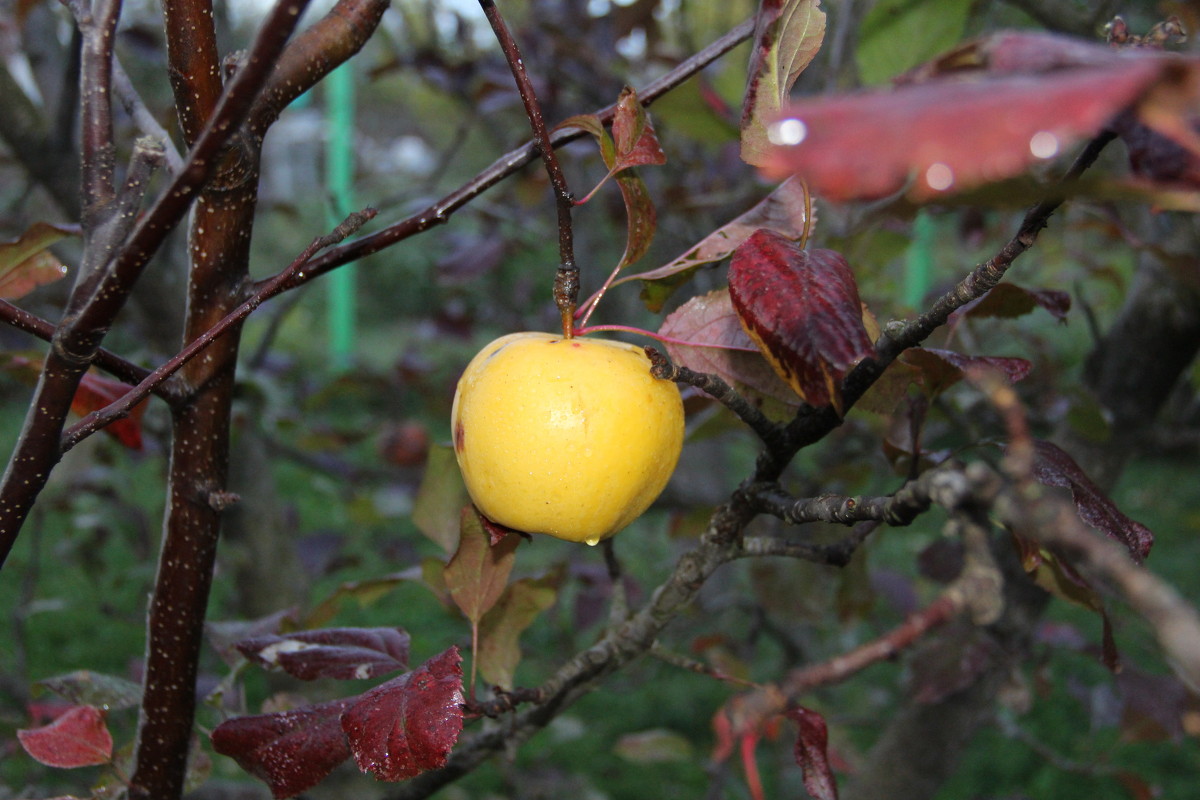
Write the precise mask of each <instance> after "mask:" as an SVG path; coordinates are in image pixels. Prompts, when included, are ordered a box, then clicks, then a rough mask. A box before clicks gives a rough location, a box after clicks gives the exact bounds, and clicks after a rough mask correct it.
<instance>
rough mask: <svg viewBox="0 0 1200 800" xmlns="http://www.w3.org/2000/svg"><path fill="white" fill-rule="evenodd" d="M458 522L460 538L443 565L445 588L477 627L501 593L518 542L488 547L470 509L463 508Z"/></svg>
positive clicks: (503, 541)
mask: <svg viewBox="0 0 1200 800" xmlns="http://www.w3.org/2000/svg"><path fill="white" fill-rule="evenodd" d="M459 519H460V524H461V530H462V535H461V537H460V538H459V542H458V551H457V552H456V553H455V554H454V557H453V558H452V559H450V563H449V564H447V565H446V571H445V573H444V575H445V579H446V588H447V589H448V590H449V591H450V596H451V597H453V598H454V602H455V604H456V605H458V607H459V609H461V610H462V612H463V614H464V615H465V616H466V618H467V619H469V620H470V621H471V622H472V624H478V622H479V621H480V620H481V619H483V615H484V614H486V613H487V612H488V610H489V609H490V608H491V607H492V606H494V605H495V604H496V601H497V600H498V599H499V598H500V594H501V593H502V592H503V591H504V587H505V585H506V584H507V583H508V575H509V573H510V572H512V568H513V562H514V561H515V560H516V550H517V545H519V544H520V543H521V538H520V537H519V536H505V537H503V538H502V539H500V541H499V542H498V543H497V544H495V545H492V543H491V541H490V539H489V537H488V535H487V533H486V532H485V531H484V529H483V523H482V522H481V521H480V519H479V515H478V513H477V512H476V511H475V508H474V507H473V506H465V507H464V508H463V509H462V513H461V515H460V517H459Z"/></svg>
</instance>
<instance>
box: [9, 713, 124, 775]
mask: <svg viewBox="0 0 1200 800" xmlns="http://www.w3.org/2000/svg"><path fill="white" fill-rule="evenodd" d="M17 739H18V740H19V741H20V742H21V747H23V748H25V752H26V753H29V755H31V756H32V757H33V758H34V759H36V760H37V761H39V762H41V763H42V764H45V765H46V766H48V767H58V768H60V769H73V768H74V767H90V766H94V765H96V764H107V763H108V762H109V761H111V760H112V749H113V740H112V734H110V733H109V732H108V726H107V725H105V724H104V712H103V711H101V710H100V709H98V708H96V707H95V706H75V707H74V708H72V709H71V710H69V711H67V712H66V713H64V714H61V715H60V716H59V717H58V718H57V719H55V720H54V722H51V723H50V724H49V725H45V726H43V727H41V728H28V729H25V730H18V731H17Z"/></svg>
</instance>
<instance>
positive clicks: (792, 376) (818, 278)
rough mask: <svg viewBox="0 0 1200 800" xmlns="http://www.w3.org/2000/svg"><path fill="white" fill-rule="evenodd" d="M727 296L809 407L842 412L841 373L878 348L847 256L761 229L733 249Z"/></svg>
mask: <svg viewBox="0 0 1200 800" xmlns="http://www.w3.org/2000/svg"><path fill="white" fill-rule="evenodd" d="M729 296H730V299H731V300H732V301H733V308H734V310H735V311H736V312H737V315H738V318H739V319H740V320H741V322H742V326H743V327H744V328H745V329H746V332H747V333H748V334H749V335H750V338H751V339H753V340H754V342H755V343H756V344H757V345H758V346H759V348H760V349H761V350H762V352H763V354H764V355H765V356H766V357H767V361H768V362H770V364H771V366H772V367H773V368H774V369H775V371H776V372H777V373H778V374H779V377H781V378H783V379H784V380H785V381H787V383H788V385H789V386H791V387H792V390H793V391H795V392H796V394H798V395H799V396H800V397H801V398H802V399H803V400H805V401H806V402H808V403H810V404H811V405H814V406H823V405H832V406H833V407H834V409H836V410H837V411H838V412H839V413H840V412H841V410H842V398H841V381H842V378H843V377H845V375H846V373H847V372H849V371H850V369H851V368H852V367H853V366H854V365H855V364H857V363H858V362H859V361H861V360H862V359H864V358H866V357H868V356H869V355H871V354H872V353H873V352H874V345H873V343H872V342H871V338H870V336H868V335H867V331H866V328H865V326H864V325H863V317H862V313H863V312H862V302H861V301H860V300H859V297H858V287H857V285H856V284H855V282H854V275H853V274H852V273H851V272H850V265H849V264H847V263H846V259H845V258H843V257H842V256H841V255H840V254H839V253H836V252H834V251H833V250H802V249H800V247H799V246H798V245H797V244H795V243H794V242H792V241H790V240H788V239H786V238H784V237H782V236H780V235H779V234H777V233H774V232H772V231H758V232H756V233H755V234H754V235H752V236H751V237H750V238H749V239H747V240H746V241H745V243H743V244H742V245H741V246H740V247H739V248H738V249H737V251H736V252H735V253H734V254H733V260H732V262H731V263H730V266H729Z"/></svg>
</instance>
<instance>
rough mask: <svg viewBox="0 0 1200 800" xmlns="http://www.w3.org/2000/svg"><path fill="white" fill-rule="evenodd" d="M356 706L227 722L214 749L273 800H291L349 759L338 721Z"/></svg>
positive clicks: (347, 702) (344, 702)
mask: <svg viewBox="0 0 1200 800" xmlns="http://www.w3.org/2000/svg"><path fill="white" fill-rule="evenodd" d="M355 700H356V698H345V699H341V700H333V701H331V702H328V703H320V704H318V705H311V706H304V707H302V708H297V709H295V710H292V711H281V712H279V713H275V714H257V715H252V716H246V717H235V718H233V719H229V720H226V721H225V722H222V723H221V724H220V725H218V726H217V727H216V728H215V729H214V730H213V732H212V744H213V749H214V750H216V751H217V752H218V753H220V754H221V755H225V756H229V757H230V758H232V759H234V760H235V761H237V763H238V764H239V765H240V766H241V767H242V769H244V770H246V771H247V772H249V773H250V774H251V775H254V776H256V777H257V778H259V779H261V780H263V781H264V782H266V784H267V785H268V786H269V787H271V794H272V795H273V796H274V797H277V798H282V797H294V796H295V795H298V794H300V793H301V792H303V791H305V790H306V789H310V788H312V787H313V786H316V785H317V784H318V783H320V782H321V781H322V780H324V779H325V776H326V775H328V774H329V773H330V772H332V771H333V769H334V768H335V767H336V766H337V765H338V764H341V763H342V762H343V761H345V760H346V759H347V758H349V757H350V746H349V745H348V744H347V742H346V735H345V733H343V731H342V723H341V718H342V713H343V712H345V711H346V710H347V709H349V708H350V707H351V706H352V705H353V704H354V702H355Z"/></svg>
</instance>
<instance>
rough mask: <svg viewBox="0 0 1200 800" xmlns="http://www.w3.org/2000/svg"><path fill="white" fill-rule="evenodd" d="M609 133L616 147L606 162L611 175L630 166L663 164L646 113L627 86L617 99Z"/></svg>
mask: <svg viewBox="0 0 1200 800" xmlns="http://www.w3.org/2000/svg"><path fill="white" fill-rule="evenodd" d="M612 136H613V145H614V147H615V148H616V154H615V158H614V159H613V163H612V164H609V165H608V166H609V168H610V169H611V170H613V173H612V174H615V173H616V172H619V171H621V170H624V169H628V168H630V167H639V166H643V165H647V164H665V163H667V156H666V154H665V153H663V149H662V145H660V144H659V143H658V136H657V135H655V133H654V124H653V123H652V122H651V121H650V115H649V114H647V113H646V109H645V107H644V106H643V105H642V103H641V101H640V100H638V96H637V92H636V91H634V90H633V89H632V88H631V87H629V86H626V87H625V88H624V89H622V90H621V96H620V97H619V98H618V99H617V109H616V112H615V113H614V114H613V121H612Z"/></svg>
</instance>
